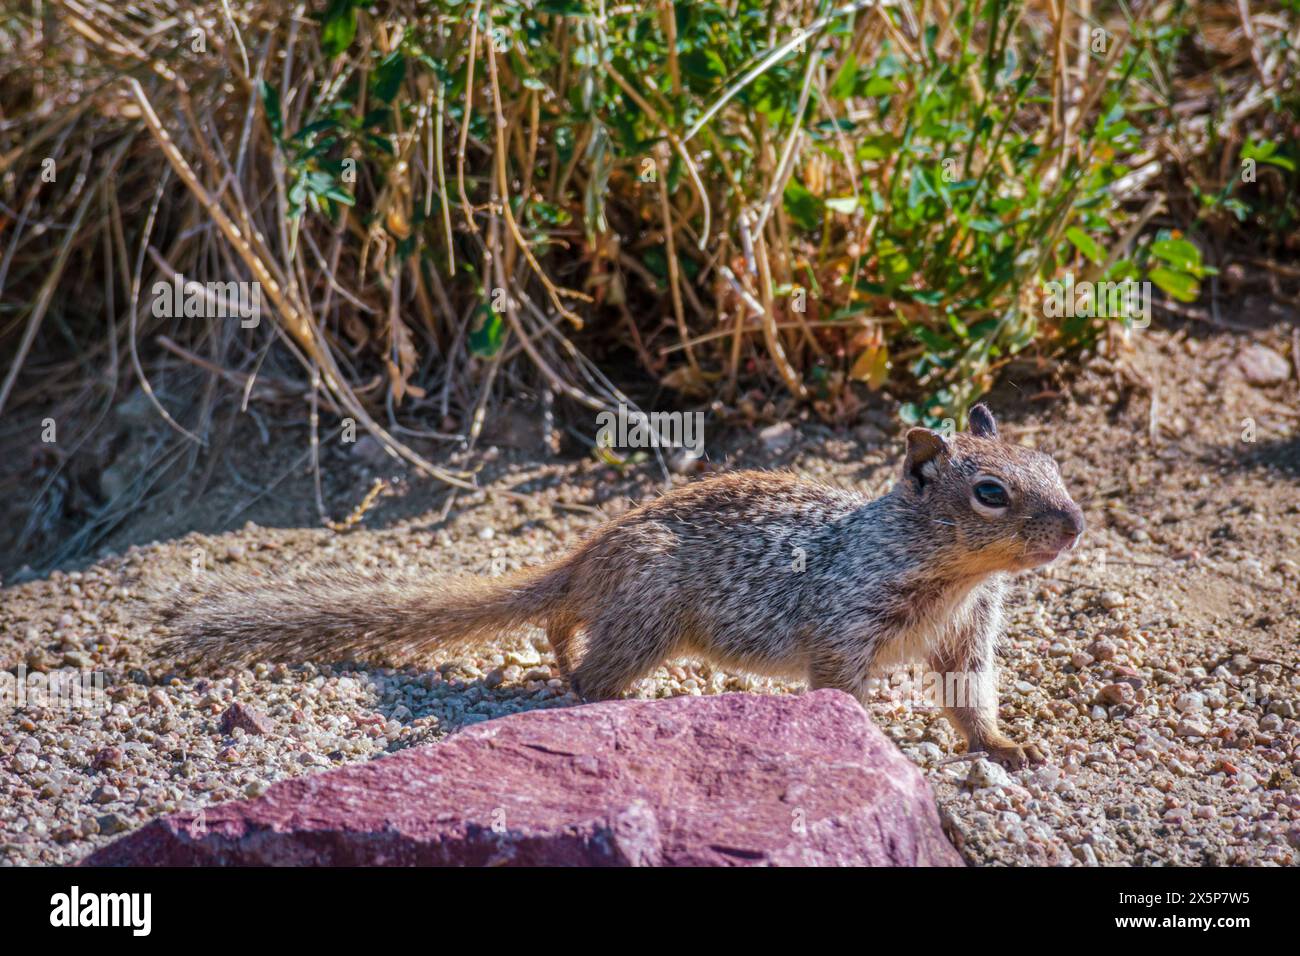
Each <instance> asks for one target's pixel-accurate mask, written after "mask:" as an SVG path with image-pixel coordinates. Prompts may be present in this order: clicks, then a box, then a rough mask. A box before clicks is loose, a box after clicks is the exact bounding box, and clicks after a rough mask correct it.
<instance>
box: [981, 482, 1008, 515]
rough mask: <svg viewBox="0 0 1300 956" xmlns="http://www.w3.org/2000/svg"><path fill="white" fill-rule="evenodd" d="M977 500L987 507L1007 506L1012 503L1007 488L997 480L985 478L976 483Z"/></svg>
mask: <svg viewBox="0 0 1300 956" xmlns="http://www.w3.org/2000/svg"><path fill="white" fill-rule="evenodd" d="M975 500H976V501H978V502H979V503H980V504H982V505H984V506H985V507H986V508H1005V507H1007V506H1008V505H1010V504H1011V496H1010V495H1008V494H1007V489H1005V488H1003V487H1002V485H1001V484H1000V483H998V482H996V481H990V480H988V479H985V480H984V481H980V482H976V484H975Z"/></svg>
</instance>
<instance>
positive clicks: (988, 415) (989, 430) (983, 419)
mask: <svg viewBox="0 0 1300 956" xmlns="http://www.w3.org/2000/svg"><path fill="white" fill-rule="evenodd" d="M967 417H968V418H969V420H970V433H971V434H972V435H975V436H976V437H978V438H997V437H998V423H997V422H996V421H995V420H994V419H993V413H992V412H991V411H989V407H988V406H987V405H985V404H984V403H983V402H980V403H979V404H978V405H973V406H971V410H970V413H969V415H968V416H967Z"/></svg>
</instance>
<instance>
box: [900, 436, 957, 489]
mask: <svg viewBox="0 0 1300 956" xmlns="http://www.w3.org/2000/svg"><path fill="white" fill-rule="evenodd" d="M946 454H948V443H947V442H946V441H945V440H944V437H943V436H942V435H940V434H939V433H938V432H933V431H930V429H928V428H912V429H909V430H908V432H907V456H906V457H905V458H904V459H903V474H904V475H906V476H907V477H908V478H911V479H912V480H913V481H915V482H916V486H917V487H918V488H924V487H925V485H926V482H928V481H930V480H931V479H932V478H934V477H935V476H936V475H938V473H939V470H938V460H937V459H938V458H939V456H941V455H946Z"/></svg>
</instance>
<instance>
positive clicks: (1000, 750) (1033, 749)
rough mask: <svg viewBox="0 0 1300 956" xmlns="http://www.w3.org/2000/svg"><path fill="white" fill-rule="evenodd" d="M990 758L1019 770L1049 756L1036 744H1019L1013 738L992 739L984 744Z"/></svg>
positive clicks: (1040, 761) (1011, 768) (1009, 767)
mask: <svg viewBox="0 0 1300 956" xmlns="http://www.w3.org/2000/svg"><path fill="white" fill-rule="evenodd" d="M983 749H984V752H985V753H987V754H988V755H989V759H990V760H996V761H997V762H998V763H1000V764H1002V766H1004V767H1006V768H1008V769H1010V770H1019V769H1020V768H1021V767H1026V766H1028V765H1030V764H1038V763H1042V762H1043V761H1044V760H1046V759H1047V758H1046V757H1045V756H1044V755H1043V752H1042V750H1040V749H1039V748H1038V746H1037V745H1036V744H1018V743H1016V742H1015V741H1013V740H1008V739H1006V738H1003V739H1002V740H990V741H989V742H988V743H987V744H985V745H984V748H983Z"/></svg>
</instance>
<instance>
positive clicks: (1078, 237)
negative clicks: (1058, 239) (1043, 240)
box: [1065, 226, 1106, 265]
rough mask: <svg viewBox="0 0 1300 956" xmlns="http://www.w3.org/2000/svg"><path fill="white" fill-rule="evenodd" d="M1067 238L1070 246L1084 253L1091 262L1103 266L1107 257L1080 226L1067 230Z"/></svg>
mask: <svg viewBox="0 0 1300 956" xmlns="http://www.w3.org/2000/svg"><path fill="white" fill-rule="evenodd" d="M1065 238H1066V239H1069V240H1070V244H1071V245H1072V246H1074V248H1076V249H1078V250H1079V251H1080V252H1081V253H1083V255H1084V257H1085V258H1086V259H1087V260H1088V261H1089V262H1092V263H1094V264H1096V265H1101V263H1102V262H1104V261H1105V259H1106V255H1105V253H1104V252H1102V250H1101V246H1099V245H1097V243H1096V241H1095V240H1094V239H1093V238H1092V236H1090V235H1088V234H1087V233H1086V232H1084V231H1083V230H1082V229H1080V228H1079V227H1078V226H1071V227H1070V228H1069V229H1067V230H1065Z"/></svg>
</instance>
